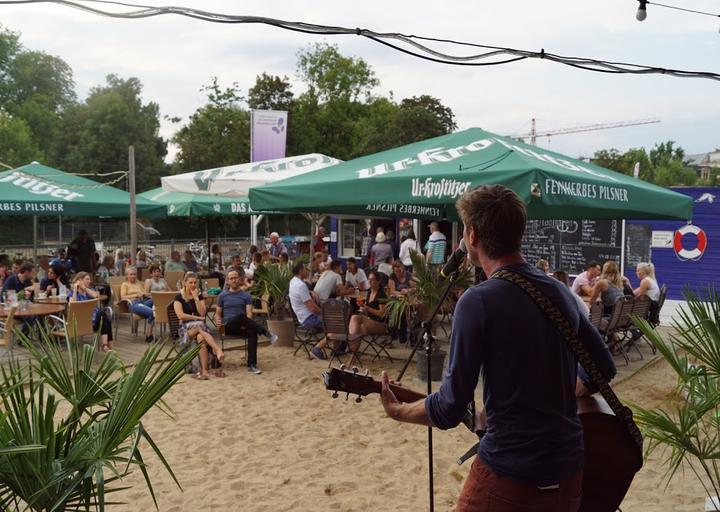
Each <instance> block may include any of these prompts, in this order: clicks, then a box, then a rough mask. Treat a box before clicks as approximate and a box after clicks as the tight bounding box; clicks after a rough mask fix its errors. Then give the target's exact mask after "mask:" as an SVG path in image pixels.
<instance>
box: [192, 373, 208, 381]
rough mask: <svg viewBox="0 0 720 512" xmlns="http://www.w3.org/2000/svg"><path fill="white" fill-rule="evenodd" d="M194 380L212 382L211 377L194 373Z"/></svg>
mask: <svg viewBox="0 0 720 512" xmlns="http://www.w3.org/2000/svg"><path fill="white" fill-rule="evenodd" d="M192 378H193V379H195V380H210V376H209V375H203V374H202V373H194V374H193V376H192Z"/></svg>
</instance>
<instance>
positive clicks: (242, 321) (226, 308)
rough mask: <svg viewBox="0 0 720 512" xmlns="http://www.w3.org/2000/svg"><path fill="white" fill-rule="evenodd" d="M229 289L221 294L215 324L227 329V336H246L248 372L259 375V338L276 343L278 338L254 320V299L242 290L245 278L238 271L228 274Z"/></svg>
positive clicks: (260, 371)
mask: <svg viewBox="0 0 720 512" xmlns="http://www.w3.org/2000/svg"><path fill="white" fill-rule="evenodd" d="M227 283H228V289H227V290H225V291H224V292H222V293H221V294H220V296H219V297H218V301H217V307H216V309H215V322H216V324H217V325H218V327H219V326H221V325H222V326H224V327H225V334H232V335H238V336H245V337H246V338H247V346H248V358H247V368H248V372H250V373H254V374H255V375H259V374H261V373H262V370H261V369H260V368H258V366H257V338H258V334H263V335H265V336H267V337H268V338H270V342H271V343H275V341H276V340H277V336H276V335H274V334H272V333H271V332H270V331H268V330H267V329H265V328H264V327H262V326H261V325H260V324H258V323H257V322H255V321H254V320H253V319H252V315H253V297H252V295H250V294H249V293H248V292H246V291H245V290H243V289H242V284H243V278H242V276H241V275H240V273H239V272H238V271H237V270H231V271H230V272H228V274H227Z"/></svg>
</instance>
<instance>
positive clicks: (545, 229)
mask: <svg viewBox="0 0 720 512" xmlns="http://www.w3.org/2000/svg"><path fill="white" fill-rule="evenodd" d="M621 238H622V236H621V221H619V220H530V221H528V224H527V227H526V229H525V236H524V238H523V244H522V252H523V254H524V255H525V259H526V260H527V261H528V262H529V263H531V264H535V263H536V262H537V260H540V259H544V260H547V261H548V262H549V263H550V268H551V269H552V270H564V271H565V272H567V273H569V274H579V273H580V272H582V271H583V270H584V268H585V264H586V263H587V262H588V261H590V260H596V261H598V262H599V263H602V262H604V261H606V260H615V261H618V262H619V261H620V250H621V247H620V246H621V244H622V240H621Z"/></svg>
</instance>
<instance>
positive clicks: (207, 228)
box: [205, 217, 212, 274]
mask: <svg viewBox="0 0 720 512" xmlns="http://www.w3.org/2000/svg"><path fill="white" fill-rule="evenodd" d="M205 245H207V268H208V274H210V272H211V271H212V269H211V268H210V217H205Z"/></svg>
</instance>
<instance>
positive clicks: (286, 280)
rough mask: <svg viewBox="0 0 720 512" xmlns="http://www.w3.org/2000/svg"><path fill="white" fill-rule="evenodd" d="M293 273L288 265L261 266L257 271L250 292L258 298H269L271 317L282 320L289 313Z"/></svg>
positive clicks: (272, 264)
mask: <svg viewBox="0 0 720 512" xmlns="http://www.w3.org/2000/svg"><path fill="white" fill-rule="evenodd" d="M292 277H293V276H292V271H291V270H290V266H288V265H280V264H276V263H271V264H269V265H260V266H259V267H258V268H257V269H255V274H254V275H253V280H254V281H255V284H253V286H252V288H251V289H250V292H251V293H252V295H253V296H254V297H256V298H262V297H265V296H267V297H269V299H270V304H269V316H270V318H274V319H277V320H281V319H283V318H285V317H286V316H287V313H288V294H289V293H290V280H291V279H292Z"/></svg>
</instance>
